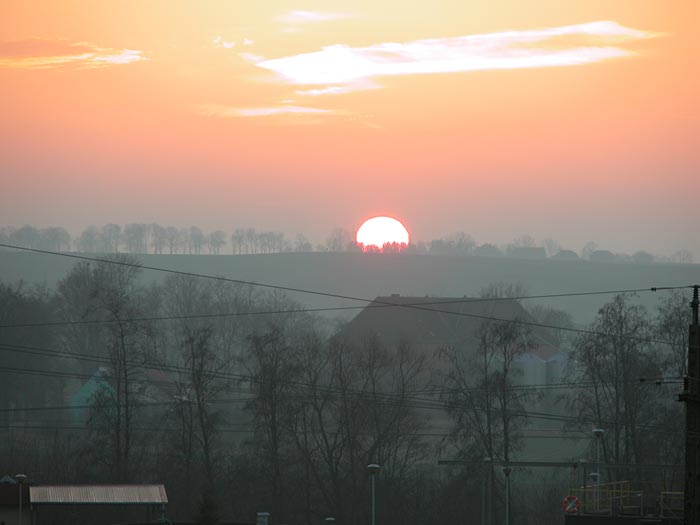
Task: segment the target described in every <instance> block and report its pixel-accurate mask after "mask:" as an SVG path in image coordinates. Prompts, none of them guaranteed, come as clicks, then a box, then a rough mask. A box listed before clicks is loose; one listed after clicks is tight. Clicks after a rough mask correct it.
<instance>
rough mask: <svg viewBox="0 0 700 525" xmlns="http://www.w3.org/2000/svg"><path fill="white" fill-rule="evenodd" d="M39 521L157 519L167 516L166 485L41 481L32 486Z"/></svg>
mask: <svg viewBox="0 0 700 525" xmlns="http://www.w3.org/2000/svg"><path fill="white" fill-rule="evenodd" d="M29 503H30V505H31V509H32V515H33V516H32V517H33V522H32V523H34V524H35V525H41V524H42V523H51V524H61V523H71V522H74V521H75V520H80V521H83V522H86V523H99V522H102V523H116V522H138V521H143V520H144V518H145V519H146V521H153V520H154V519H156V518H159V517H164V516H165V505H166V504H167V503H168V496H167V493H166V491H165V487H164V486H163V485H38V486H32V487H29Z"/></svg>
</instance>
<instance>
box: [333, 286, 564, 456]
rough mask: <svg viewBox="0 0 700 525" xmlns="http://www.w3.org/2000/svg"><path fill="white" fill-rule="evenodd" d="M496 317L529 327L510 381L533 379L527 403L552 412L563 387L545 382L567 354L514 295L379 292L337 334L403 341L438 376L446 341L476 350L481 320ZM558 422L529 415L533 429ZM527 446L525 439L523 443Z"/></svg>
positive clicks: (559, 375) (352, 341)
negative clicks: (528, 339) (524, 347)
mask: <svg viewBox="0 0 700 525" xmlns="http://www.w3.org/2000/svg"><path fill="white" fill-rule="evenodd" d="M391 305H396V306H391ZM494 320H504V321H506V322H510V321H517V322H523V323H526V325H525V326H527V327H528V328H529V329H530V330H531V336H532V340H534V346H533V347H532V348H530V349H529V350H528V351H526V352H524V353H523V354H521V355H519V356H518V357H517V358H516V359H515V361H514V371H515V374H514V376H513V383H515V384H517V385H519V386H528V385H537V387H538V392H539V393H541V394H542V395H541V396H537V397H536V398H533V399H532V400H529V401H528V404H527V405H526V406H527V409H528V410H534V411H538V412H547V413H553V415H555V414H554V413H557V412H560V411H561V410H562V409H561V407H560V406H559V398H560V394H561V390H557V389H556V388H548V386H549V385H555V384H561V382H562V381H563V378H564V377H565V370H566V366H567V364H568V359H567V356H566V355H565V354H563V353H562V352H561V351H560V350H559V348H558V347H557V344H556V342H555V339H554V338H553V337H552V334H551V333H550V332H549V330H548V329H546V328H544V327H540V326H537V321H536V320H535V319H534V318H533V317H532V316H531V315H530V314H529V313H528V312H527V310H525V309H524V308H523V306H522V305H521V304H520V303H519V302H518V301H516V300H513V299H480V298H467V297H405V296H400V295H391V296H385V297H377V298H376V299H374V301H372V302H371V303H370V304H368V305H367V307H366V308H365V309H363V310H362V311H361V312H360V313H359V314H357V316H355V318H353V319H352V320H351V321H350V322H349V323H348V324H347V325H346V326H345V327H344V328H343V330H342V331H341V332H340V334H338V335H337V340H338V341H339V342H341V343H344V344H347V345H348V346H349V347H353V346H355V347H357V346H359V345H362V344H364V343H365V342H367V341H368V340H369V338H372V337H376V338H378V339H379V341H380V342H381V343H383V344H384V345H386V346H387V347H388V348H397V347H398V345H399V344H401V343H407V344H408V345H409V346H410V347H411V348H412V349H413V350H414V351H417V352H419V353H422V354H423V355H424V356H426V358H427V359H428V363H429V366H430V368H431V370H432V371H434V372H436V379H438V380H439V374H440V372H441V371H443V370H444V367H446V366H449V364H448V363H447V362H446V361H445V360H440V359H439V357H438V356H439V351H440V349H442V348H445V347H448V346H450V347H452V348H454V349H456V350H457V351H459V352H464V353H467V354H469V353H474V354H476V352H478V349H479V343H480V339H479V330H480V328H481V327H482V324H483V323H488V322H493V321H494ZM530 323H532V324H530ZM435 417H436V418H438V420H440V419H442V420H444V423H447V421H446V420H445V415H440V414H435ZM434 422H435V420H434ZM438 426H439V425H438ZM560 426H561V423H560V422H559V421H557V418H556V417H554V418H548V419H544V420H537V421H535V420H533V427H534V428H537V429H549V430H552V431H554V430H555V429H557V428H559V427H560ZM550 441H551V440H550ZM557 446H559V444H557ZM528 447H529V445H528V444H526V449H527V448H528ZM530 448H531V449H532V447H530ZM560 448H561V447H560ZM526 453H527V450H526Z"/></svg>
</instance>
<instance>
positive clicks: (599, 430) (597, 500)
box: [591, 428, 605, 510]
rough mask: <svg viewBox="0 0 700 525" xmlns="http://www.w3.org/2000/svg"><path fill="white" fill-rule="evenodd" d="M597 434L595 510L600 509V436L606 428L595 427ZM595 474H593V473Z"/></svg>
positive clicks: (594, 433)
mask: <svg viewBox="0 0 700 525" xmlns="http://www.w3.org/2000/svg"><path fill="white" fill-rule="evenodd" d="M592 432H593V435H594V436H595V448H596V470H597V472H596V474H597V476H596V480H595V510H600V438H602V437H603V434H605V430H604V429H602V428H594V429H593V430H592ZM591 476H593V474H591Z"/></svg>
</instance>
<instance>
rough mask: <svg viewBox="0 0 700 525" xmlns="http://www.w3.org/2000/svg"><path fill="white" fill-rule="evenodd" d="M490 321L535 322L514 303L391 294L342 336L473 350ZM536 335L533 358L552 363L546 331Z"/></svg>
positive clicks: (536, 330)
mask: <svg viewBox="0 0 700 525" xmlns="http://www.w3.org/2000/svg"><path fill="white" fill-rule="evenodd" d="M386 303H391V304H395V305H396V306H386ZM452 312H454V313H452ZM454 314H457V315H454ZM489 318H497V319H507V320H514V319H519V320H522V321H525V322H533V323H534V322H536V321H535V319H534V318H533V317H532V316H531V315H530V314H529V313H528V312H527V311H526V310H525V309H524V308H523V307H522V306H521V305H520V303H518V302H517V301H514V300H512V299H496V300H483V299H469V298H466V297H402V296H398V295H392V296H390V297H377V298H376V299H374V301H372V302H371V303H370V304H369V305H367V307H366V308H365V309H363V310H362V311H361V312H360V313H359V314H357V315H356V316H355V317H354V318H353V319H352V320H351V321H350V322H349V323H348V324H347V325H346V326H345V328H344V329H343V330H342V332H341V334H340V335H339V337H340V338H341V340H344V341H347V342H360V341H362V340H363V339H365V338H367V337H368V336H370V335H371V334H376V335H377V336H378V337H379V338H380V339H381V340H382V341H384V342H385V343H387V344H390V345H395V344H398V343H399V342H401V341H406V342H408V343H410V344H411V345H412V346H414V347H415V348H417V349H419V350H434V349H437V348H439V347H441V346H445V345H448V344H452V345H455V344H459V345H466V346H471V345H476V344H478V329H479V326H480V325H481V323H482V322H484V321H485V320H488V319H489ZM532 333H533V335H534V337H535V341H536V343H537V347H536V348H534V349H533V350H532V351H531V353H532V354H534V355H536V356H537V357H539V358H540V359H544V360H547V359H549V358H550V357H551V356H552V355H554V354H556V353H557V352H558V349H557V348H556V346H555V344H554V342H553V341H552V338H551V336H550V334H549V333H548V331H547V330H546V329H543V328H539V327H533V328H532Z"/></svg>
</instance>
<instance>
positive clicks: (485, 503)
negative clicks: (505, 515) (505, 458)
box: [481, 456, 493, 525]
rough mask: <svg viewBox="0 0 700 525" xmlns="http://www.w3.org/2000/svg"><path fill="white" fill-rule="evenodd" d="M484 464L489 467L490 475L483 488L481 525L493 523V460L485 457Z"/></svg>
mask: <svg viewBox="0 0 700 525" xmlns="http://www.w3.org/2000/svg"><path fill="white" fill-rule="evenodd" d="M482 461H483V462H484V464H486V465H488V473H487V474H486V475H485V476H484V478H483V481H482V486H481V525H487V524H489V523H491V516H490V515H489V514H490V512H491V498H490V496H491V471H492V468H493V467H492V465H491V458H490V457H488V456H487V457H485V458H484V459H482Z"/></svg>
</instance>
